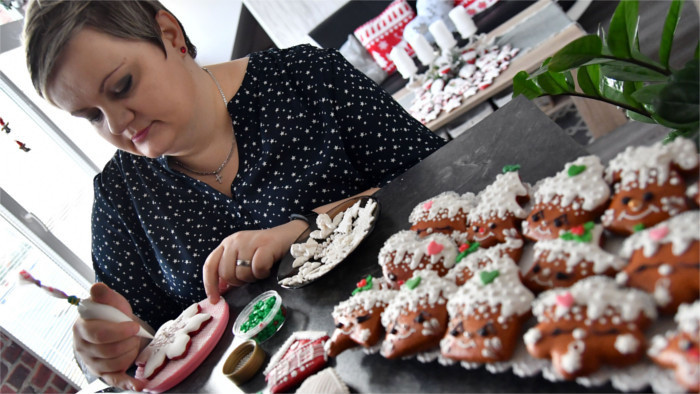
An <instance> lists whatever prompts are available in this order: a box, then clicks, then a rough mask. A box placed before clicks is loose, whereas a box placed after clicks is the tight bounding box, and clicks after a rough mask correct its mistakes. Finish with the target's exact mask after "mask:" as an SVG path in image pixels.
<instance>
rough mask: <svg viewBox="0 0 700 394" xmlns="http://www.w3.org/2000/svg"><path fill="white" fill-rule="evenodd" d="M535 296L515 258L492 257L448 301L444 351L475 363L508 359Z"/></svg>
mask: <svg viewBox="0 0 700 394" xmlns="http://www.w3.org/2000/svg"><path fill="white" fill-rule="evenodd" d="M534 298H535V297H534V295H533V294H532V293H531V292H530V290H528V289H527V288H526V287H525V286H523V284H522V283H521V282H520V269H519V268H518V266H517V265H516V264H515V263H514V262H513V260H511V259H510V258H509V257H508V256H503V257H502V258H500V259H496V260H495V261H492V262H491V263H490V264H489V265H488V267H487V268H485V269H483V270H480V271H477V272H476V273H475V275H474V276H473V277H472V278H471V279H469V280H468V281H467V282H466V283H465V284H464V285H463V286H461V287H460V288H459V289H458V290H457V292H456V293H455V294H453V295H452V296H451V297H450V300H449V301H448V302H447V313H448V316H449V322H448V325H447V332H446V334H445V337H444V338H443V339H442V341H440V350H441V353H442V355H443V356H445V357H447V358H449V359H453V360H460V361H467V362H473V363H493V362H499V361H506V360H509V359H510V358H511V356H512V355H513V350H514V349H515V346H516V345H517V343H518V342H519V339H520V330H521V326H522V323H523V322H524V321H525V320H526V319H527V318H528V317H529V312H530V303H531V302H532V300H533V299H534Z"/></svg>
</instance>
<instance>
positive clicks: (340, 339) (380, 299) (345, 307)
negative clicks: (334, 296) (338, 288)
mask: <svg viewBox="0 0 700 394" xmlns="http://www.w3.org/2000/svg"><path fill="white" fill-rule="evenodd" d="M397 292H398V291H397V290H392V289H390V288H389V287H388V286H387V285H386V284H385V283H382V279H381V278H373V277H372V276H371V275H369V276H367V277H366V278H364V279H362V280H361V281H360V282H358V283H357V288H356V289H355V290H354V291H353V292H352V296H351V297H350V298H349V299H347V300H345V301H343V302H341V303H340V304H338V305H336V306H335V308H333V314H332V315H333V319H334V320H335V331H334V332H333V336H331V339H330V340H329V341H328V342H326V353H327V354H328V356H330V357H336V356H337V355H338V354H340V353H342V352H343V351H345V350H346V349H349V348H352V347H355V346H358V345H359V346H362V347H364V348H370V347H372V346H374V345H376V344H377V343H378V342H379V340H380V339H381V338H382V337H383V335H384V327H382V324H381V313H382V312H383V311H384V308H385V307H386V306H387V304H389V302H390V301H391V300H392V299H393V298H394V296H395V295H396V293H397Z"/></svg>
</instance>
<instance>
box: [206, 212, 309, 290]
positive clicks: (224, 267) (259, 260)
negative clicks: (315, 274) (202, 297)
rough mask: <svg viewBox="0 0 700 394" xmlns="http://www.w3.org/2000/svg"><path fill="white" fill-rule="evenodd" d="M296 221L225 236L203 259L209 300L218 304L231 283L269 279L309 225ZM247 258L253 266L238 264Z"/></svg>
mask: <svg viewBox="0 0 700 394" xmlns="http://www.w3.org/2000/svg"><path fill="white" fill-rule="evenodd" d="M307 226H308V225H307V224H306V223H304V222H303V221H301V220H294V221H291V222H289V223H285V224H283V225H281V226H277V227H273V228H270V229H266V230H253V231H239V232H237V233H234V234H232V235H229V236H228V237H226V238H225V239H224V240H223V241H222V242H221V245H219V246H218V247H217V248H216V249H214V251H213V252H211V254H210V255H209V257H207V260H206V261H205V262H204V274H203V276H204V290H205V291H206V293H207V297H209V301H210V302H212V303H217V302H218V301H219V297H220V295H221V294H223V293H224V292H226V290H228V289H229V288H230V287H231V286H241V285H243V284H245V283H251V282H255V281H256V280H258V279H263V278H267V277H268V276H269V275H270V269H271V268H272V265H273V264H274V263H275V261H277V260H279V259H281V258H282V257H283V256H284V255H285V254H286V253H287V251H288V250H289V247H290V246H291V245H292V243H293V242H294V241H295V240H296V239H297V237H298V236H299V234H301V233H302V232H303V231H304V230H305V229H306V228H307ZM236 260H247V261H250V262H251V265H250V266H249V267H248V266H243V265H238V266H237V265H236Z"/></svg>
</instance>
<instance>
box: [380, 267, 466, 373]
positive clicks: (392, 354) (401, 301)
mask: <svg viewBox="0 0 700 394" xmlns="http://www.w3.org/2000/svg"><path fill="white" fill-rule="evenodd" d="M456 288H457V287H456V286H455V284H454V283H453V282H450V281H448V280H446V279H443V278H441V277H439V276H438V274H437V272H435V271H432V270H420V271H415V272H414V273H413V276H411V278H410V279H409V280H407V281H406V283H404V284H403V286H401V290H400V291H399V292H398V294H397V295H396V296H395V297H394V299H393V300H392V301H391V302H390V303H389V305H388V306H387V307H386V308H385V309H384V312H383V313H382V325H383V326H384V328H385V330H386V337H385V338H384V341H383V342H382V346H381V354H382V356H384V357H386V358H389V359H395V358H401V357H406V356H411V355H415V354H417V353H421V352H427V351H431V350H434V349H437V347H438V344H439V343H440V339H442V337H443V335H444V334H445V329H446V328H447V300H448V298H449V297H450V295H451V294H452V293H454V291H455V290H456Z"/></svg>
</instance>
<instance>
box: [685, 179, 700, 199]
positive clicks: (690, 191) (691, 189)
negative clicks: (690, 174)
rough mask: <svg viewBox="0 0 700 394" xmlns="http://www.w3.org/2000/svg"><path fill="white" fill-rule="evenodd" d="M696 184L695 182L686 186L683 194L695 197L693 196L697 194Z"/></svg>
mask: <svg viewBox="0 0 700 394" xmlns="http://www.w3.org/2000/svg"><path fill="white" fill-rule="evenodd" d="M698 186H699V185H698V183H697V182H695V183H693V184H692V185H690V186H688V189H687V190H686V191H685V195H686V196H688V198H695V196H697V195H698Z"/></svg>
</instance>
